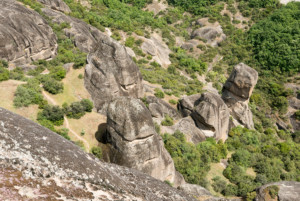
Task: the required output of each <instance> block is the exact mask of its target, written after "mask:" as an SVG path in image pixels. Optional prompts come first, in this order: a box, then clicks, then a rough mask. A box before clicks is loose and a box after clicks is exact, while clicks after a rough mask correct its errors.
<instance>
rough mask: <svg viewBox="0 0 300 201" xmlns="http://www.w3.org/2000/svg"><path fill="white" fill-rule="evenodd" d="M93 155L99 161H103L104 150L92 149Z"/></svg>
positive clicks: (99, 148)
mask: <svg viewBox="0 0 300 201" xmlns="http://www.w3.org/2000/svg"><path fill="white" fill-rule="evenodd" d="M91 153H92V154H93V155H94V156H96V157H97V158H99V159H102V149H101V147H92V149H91Z"/></svg>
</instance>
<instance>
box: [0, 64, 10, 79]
mask: <svg viewBox="0 0 300 201" xmlns="http://www.w3.org/2000/svg"><path fill="white" fill-rule="evenodd" d="M8 79H9V70H7V69H6V68H4V67H1V66H0V82H2V81H5V80H8Z"/></svg>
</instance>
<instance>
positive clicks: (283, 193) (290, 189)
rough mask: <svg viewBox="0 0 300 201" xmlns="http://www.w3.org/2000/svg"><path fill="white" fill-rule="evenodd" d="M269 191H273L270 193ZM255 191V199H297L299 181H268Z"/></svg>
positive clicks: (283, 200)
mask: <svg viewBox="0 0 300 201" xmlns="http://www.w3.org/2000/svg"><path fill="white" fill-rule="evenodd" d="M271 191H272V192H273V193H270V192H271ZM256 193H257V196H256V201H272V200H278V201H299V200H300V182H294V181H281V182H274V183H269V184H266V185H264V186H262V187H260V188H258V189H257V191H256ZM276 194H277V195H276Z"/></svg>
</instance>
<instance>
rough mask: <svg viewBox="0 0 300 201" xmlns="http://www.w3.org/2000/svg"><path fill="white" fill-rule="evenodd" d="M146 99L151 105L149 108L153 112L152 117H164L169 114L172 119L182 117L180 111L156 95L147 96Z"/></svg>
mask: <svg viewBox="0 0 300 201" xmlns="http://www.w3.org/2000/svg"><path fill="white" fill-rule="evenodd" d="M146 101H147V103H148V105H149V107H148V108H149V110H150V112H151V115H152V117H155V118H163V117H164V116H165V115H166V114H167V115H169V116H170V117H171V118H172V119H179V118H180V114H179V113H178V111H177V110H176V109H174V108H173V107H172V106H170V105H169V104H168V103H166V102H165V101H163V100H161V99H159V98H157V97H155V96H147V98H146Z"/></svg>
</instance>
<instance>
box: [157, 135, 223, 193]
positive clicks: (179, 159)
mask: <svg viewBox="0 0 300 201" xmlns="http://www.w3.org/2000/svg"><path fill="white" fill-rule="evenodd" d="M163 140H164V144H165V147H166V149H167V150H168V152H169V153H170V154H171V157H172V158H173V160H174V163H175V167H176V170H177V171H179V172H180V173H181V174H182V175H183V176H184V178H185V180H186V181H187V182H188V183H193V184H199V185H201V186H204V187H206V186H207V185H208V181H207V180H206V176H207V173H208V171H209V170H210V163H211V162H219V161H220V159H221V158H225V157H226V156H227V147H226V145H224V144H223V143H222V142H221V141H219V142H216V140H215V139H213V138H208V139H207V140H206V141H204V142H201V143H199V144H198V145H194V144H191V143H188V142H187V141H186V139H185V136H184V134H183V133H181V132H179V131H176V132H175V133H174V134H173V135H170V134H164V135H163Z"/></svg>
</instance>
